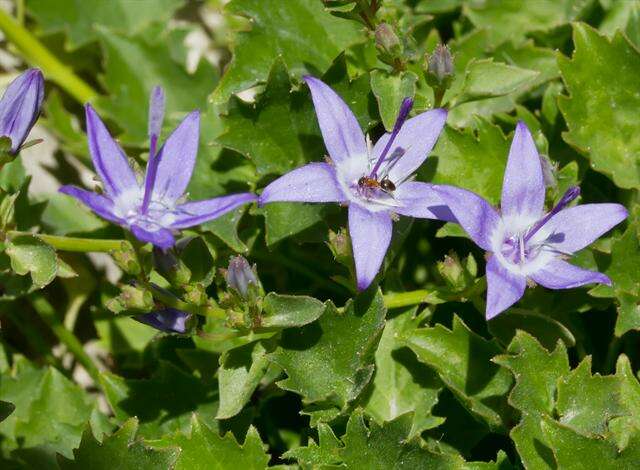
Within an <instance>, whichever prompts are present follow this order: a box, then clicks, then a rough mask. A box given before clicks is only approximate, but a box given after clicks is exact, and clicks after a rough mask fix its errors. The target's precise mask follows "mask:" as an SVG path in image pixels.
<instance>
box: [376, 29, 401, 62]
mask: <svg viewBox="0 0 640 470" xmlns="http://www.w3.org/2000/svg"><path fill="white" fill-rule="evenodd" d="M375 35H376V47H377V48H378V49H379V50H380V51H381V52H383V53H385V54H388V55H389V56H391V57H398V56H400V54H401V53H402V43H401V42H400V39H399V38H398V35H397V34H396V33H395V32H394V31H393V28H391V26H389V24H387V23H380V24H379V25H378V26H377V27H376V33H375Z"/></svg>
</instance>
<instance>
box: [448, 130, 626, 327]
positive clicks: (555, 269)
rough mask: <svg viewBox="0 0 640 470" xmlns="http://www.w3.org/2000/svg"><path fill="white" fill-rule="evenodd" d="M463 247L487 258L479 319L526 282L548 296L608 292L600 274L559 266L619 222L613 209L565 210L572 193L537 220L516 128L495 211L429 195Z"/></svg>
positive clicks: (470, 199)
mask: <svg viewBox="0 0 640 470" xmlns="http://www.w3.org/2000/svg"><path fill="white" fill-rule="evenodd" d="M436 191H437V192H438V194H440V196H441V198H442V200H443V201H444V202H445V203H446V204H447V205H448V206H449V208H450V209H451V211H452V212H453V214H454V215H455V217H456V218H457V219H458V222H459V223H460V225H461V226H462V227H463V228H464V230H465V231H466V232H467V234H469V236H470V237H471V239H472V240H473V241H474V242H475V243H476V244H477V245H478V246H480V247H481V248H482V249H484V250H487V251H488V252H489V253H490V257H489V260H488V262H487V308H486V316H487V319H491V318H493V317H495V316H496V315H498V314H499V313H501V312H503V311H504V310H506V309H507V308H509V307H510V306H511V305H513V304H514V303H516V302H517V301H518V300H519V299H520V298H521V297H522V295H523V294H524V290H525V288H526V286H527V280H532V281H534V282H536V283H538V284H540V285H542V286H544V287H547V288H549V289H571V288H574V287H578V286H582V285H585V284H590V283H602V284H608V285H610V284H611V280H610V279H609V278H608V277H607V276H606V275H604V274H602V273H599V272H595V271H589V270H586V269H582V268H579V267H577V266H574V265H573V264H570V263H568V262H567V261H565V259H567V258H568V257H569V256H570V255H571V254H573V253H574V252H576V251H578V250H581V249H582V248H584V247H586V246H587V245H589V244H590V243H592V242H593V241H594V240H596V239H597V238H598V237H600V236H601V235H602V234H604V233H605V232H607V231H608V230H610V229H611V228H612V227H614V226H615V225H617V224H618V223H620V222H621V221H623V220H624V219H625V218H626V217H627V211H626V209H625V208H624V207H623V206H622V205H620V204H583V205H578V206H573V207H567V206H568V205H569V203H570V202H571V201H573V200H574V199H575V198H577V197H578V195H579V194H580V188H578V187H572V188H570V189H569V190H567V192H566V193H565V194H564V195H563V196H562V198H561V199H560V201H559V202H558V203H557V204H556V205H555V207H553V208H552V209H551V210H550V211H549V212H547V213H545V212H544V199H545V185H544V175H543V170H542V164H541V162H540V157H539V155H538V152H537V150H536V146H535V144H534V142H533V138H532V137H531V133H530V132H529V129H527V127H526V125H525V124H524V123H522V122H520V123H518V125H517V127H516V131H515V135H514V136H513V142H512V144H511V150H510V151H509V158H508V161H507V168H506V170H505V174H504V181H503V183H502V198H501V199H502V201H501V210H500V212H498V211H497V210H496V209H494V208H493V207H491V205H490V204H489V203H488V202H487V201H485V200H484V199H483V198H482V197H480V196H478V195H477V194H475V193H472V192H470V191H467V190H465V189H461V188H456V187H452V186H438V187H437V188H436Z"/></svg>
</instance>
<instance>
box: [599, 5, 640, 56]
mask: <svg viewBox="0 0 640 470" xmlns="http://www.w3.org/2000/svg"><path fill="white" fill-rule="evenodd" d="M598 29H599V30H600V31H602V32H603V33H605V34H606V35H608V36H613V35H614V34H615V33H616V32H617V31H618V30H620V31H622V32H624V33H625V35H626V36H627V38H629V40H630V41H631V42H632V43H633V44H634V45H635V46H636V47H638V46H640V2H639V1H638V0H629V1H626V2H624V1H623V2H621V1H616V2H613V5H611V9H610V10H609V11H608V12H607V14H606V16H605V18H604V19H603V20H602V23H600V26H599V28H598Z"/></svg>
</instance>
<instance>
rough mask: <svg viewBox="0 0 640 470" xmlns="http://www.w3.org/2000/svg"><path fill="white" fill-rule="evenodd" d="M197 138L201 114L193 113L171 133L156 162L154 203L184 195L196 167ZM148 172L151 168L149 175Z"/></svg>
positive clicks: (173, 199)
mask: <svg viewBox="0 0 640 470" xmlns="http://www.w3.org/2000/svg"><path fill="white" fill-rule="evenodd" d="M199 135H200V112H199V111H193V112H191V113H189V114H188V115H187V117H185V118H184V119H183V120H182V122H181V123H180V125H179V126H178V127H177V128H176V129H175V130H174V131H173V132H172V133H171V135H170V136H169V137H168V138H167V140H166V141H165V143H164V145H163V146H162V148H161V149H160V151H159V152H158V155H157V156H156V158H155V162H156V164H157V166H158V167H157V170H156V174H155V181H154V182H153V183H152V184H153V196H154V197H153V199H154V200H162V199H169V200H172V201H175V200H177V199H178V198H180V197H181V196H182V195H183V194H184V192H185V191H186V189H187V186H188V184H189V181H190V180H191V174H192V173H193V167H194V166H195V164H196V156H197V154H198V140H199ZM151 162H153V160H151ZM150 170H151V165H149V169H148V172H149V173H151V172H150ZM151 176H153V174H152V173H151Z"/></svg>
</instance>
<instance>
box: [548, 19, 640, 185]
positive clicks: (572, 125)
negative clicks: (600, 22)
mask: <svg viewBox="0 0 640 470" xmlns="http://www.w3.org/2000/svg"><path fill="white" fill-rule="evenodd" d="M573 41H574V43H575V51H574V53H573V57H572V59H571V60H569V59H567V58H561V59H560V60H559V64H560V71H561V72H562V77H563V79H564V81H565V84H566V87H567V90H568V92H569V97H564V98H562V99H561V100H560V110H561V111H562V114H563V115H564V118H565V120H566V121H567V126H568V127H569V131H568V132H566V133H565V134H563V137H564V139H565V140H566V141H567V143H569V144H571V145H572V146H574V147H576V148H577V149H578V150H580V151H581V152H582V153H584V154H585V155H586V156H587V157H588V158H589V160H590V162H591V167H592V168H593V169H594V170H596V171H599V172H601V173H604V174H606V175H608V176H610V177H611V178H612V179H613V181H614V183H615V184H616V185H618V186H619V187H621V188H636V189H637V188H640V158H638V155H639V154H640V123H639V122H638V120H637V119H636V117H635V114H636V110H637V109H638V108H640V95H638V94H637V93H635V92H634V90H635V89H636V88H637V83H636V80H635V77H636V76H638V74H640V52H638V50H637V49H635V48H634V47H633V46H632V45H631V44H630V43H629V42H628V40H627V39H626V38H625V37H624V36H623V35H622V34H620V33H618V34H616V35H615V36H614V38H613V39H612V40H609V39H607V38H606V37H604V36H601V35H600V34H599V33H598V32H597V31H596V30H594V29H593V28H591V27H590V26H587V25H585V24H581V23H577V24H575V25H574V26H573ZM596 78H597V79H596ZM594 113H597V116H598V118H597V119H594Z"/></svg>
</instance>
